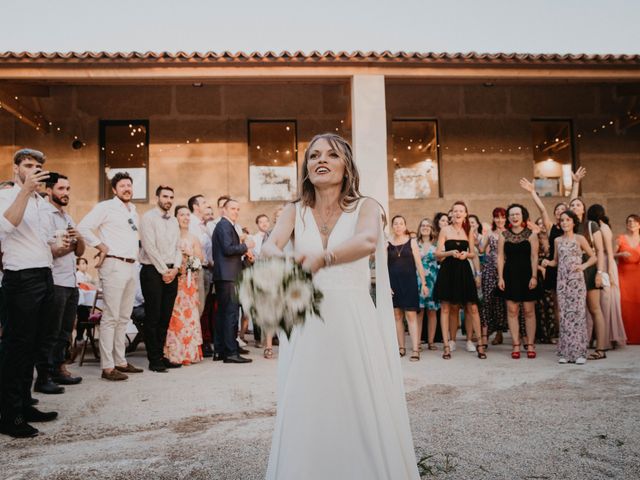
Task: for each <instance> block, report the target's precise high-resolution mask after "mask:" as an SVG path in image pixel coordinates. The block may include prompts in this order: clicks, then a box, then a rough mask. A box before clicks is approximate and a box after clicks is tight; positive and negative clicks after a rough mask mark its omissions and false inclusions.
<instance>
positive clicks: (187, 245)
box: [164, 205, 204, 365]
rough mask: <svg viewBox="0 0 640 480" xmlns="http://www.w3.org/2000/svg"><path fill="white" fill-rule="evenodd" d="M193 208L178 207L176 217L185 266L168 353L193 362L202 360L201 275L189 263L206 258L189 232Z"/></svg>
mask: <svg viewBox="0 0 640 480" xmlns="http://www.w3.org/2000/svg"><path fill="white" fill-rule="evenodd" d="M189 216H190V213H189V209H188V208H187V207H185V206H182V205H180V206H177V207H176V217H177V218H178V225H180V248H181V249H182V266H181V267H180V277H179V278H178V296H177V297H176V303H175V305H174V306H173V313H172V314H171V320H170V321H169V328H168V329H167V340H166V342H165V344H164V356H165V357H166V358H168V359H169V361H170V362H172V363H178V364H181V365H190V364H192V363H197V362H199V361H200V360H202V330H201V327H200V315H199V314H198V305H199V300H198V275H199V272H191V273H190V274H189V272H187V270H186V268H185V266H186V264H187V259H188V258H189V257H198V258H199V259H200V261H201V262H202V261H204V259H203V255H202V248H201V247H200V241H199V240H198V239H197V238H196V237H195V236H193V235H192V234H190V233H189Z"/></svg>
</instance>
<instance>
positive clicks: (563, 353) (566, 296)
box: [542, 210, 597, 365]
mask: <svg viewBox="0 0 640 480" xmlns="http://www.w3.org/2000/svg"><path fill="white" fill-rule="evenodd" d="M579 225H580V220H579V218H578V216H577V215H576V214H575V213H573V212H572V211H570V210H567V211H565V212H563V213H562V214H561V215H560V228H562V231H563V232H564V233H563V235H562V236H561V237H558V238H556V240H555V251H554V258H553V260H543V262H542V263H543V267H547V266H551V267H557V268H558V283H557V285H558V286H557V297H558V308H559V311H560V337H559V339H558V355H560V360H559V361H558V363H577V364H579V365H582V364H584V363H585V362H586V361H587V345H588V344H589V339H588V337H587V302H586V299H587V286H586V283H585V278H584V270H585V269H587V268H589V267H590V266H591V265H595V264H596V261H597V259H596V255H595V253H594V251H593V249H592V248H591V247H590V246H589V243H588V242H587V240H586V239H585V238H584V237H583V236H582V235H578V234H576V231H577V229H578V227H579ZM583 252H584V253H585V254H586V255H587V256H588V259H587V261H586V262H584V263H582V255H583Z"/></svg>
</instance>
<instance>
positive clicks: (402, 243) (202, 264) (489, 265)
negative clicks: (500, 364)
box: [0, 149, 640, 437]
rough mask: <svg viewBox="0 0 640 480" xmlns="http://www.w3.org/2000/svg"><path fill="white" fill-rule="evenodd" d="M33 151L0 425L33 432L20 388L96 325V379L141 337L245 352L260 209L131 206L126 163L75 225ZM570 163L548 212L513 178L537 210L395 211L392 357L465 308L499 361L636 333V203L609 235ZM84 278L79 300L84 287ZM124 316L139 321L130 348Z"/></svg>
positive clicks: (60, 381)
mask: <svg viewBox="0 0 640 480" xmlns="http://www.w3.org/2000/svg"><path fill="white" fill-rule="evenodd" d="M44 163H45V156H44V154H43V153H41V152H39V151H36V150H31V149H23V150H19V151H18V152H16V154H15V156H14V167H13V168H14V174H15V176H14V180H13V181H7V182H2V183H0V244H1V249H2V275H3V278H2V288H1V289H0V322H1V328H2V341H1V343H0V433H4V434H7V435H10V436H13V437H32V436H35V435H37V433H38V430H37V429H36V428H34V427H33V426H32V425H31V423H34V422H45V421H51V420H54V419H55V418H56V417H57V415H58V414H57V412H45V411H41V410H39V409H38V408H37V407H36V405H37V404H38V400H37V399H35V398H33V397H32V394H31V392H32V390H33V391H35V392H39V393H43V394H61V393H64V391H65V386H70V385H76V384H79V383H81V381H82V378H81V377H79V376H75V375H73V374H72V373H71V372H70V371H69V370H68V368H67V365H68V364H69V363H71V362H73V358H74V352H76V351H77V348H78V347H79V346H80V345H82V343H83V342H89V341H93V335H92V333H91V332H92V331H93V329H94V328H93V327H95V328H96V329H97V330H98V331H99V335H98V336H99V340H98V342H99V360H100V364H101V370H102V373H101V376H102V378H103V379H105V380H107V381H122V380H126V379H127V378H128V376H129V375H134V374H138V373H141V372H142V371H143V369H142V368H139V367H138V366H135V365H133V364H131V363H130V362H129V361H128V360H127V358H126V353H127V348H128V349H129V350H132V349H135V347H136V345H137V343H138V342H140V341H141V340H143V341H144V343H145V349H146V354H147V358H148V362H149V363H148V369H149V370H150V371H153V372H158V373H166V372H168V371H169V369H176V368H180V367H182V366H185V365H190V364H193V363H197V362H199V361H201V360H202V359H203V358H205V357H213V360H214V361H221V362H223V363H239V364H241V363H250V362H251V359H250V358H248V357H247V356H246V355H247V354H248V353H249V351H248V350H247V349H245V348H244V347H245V346H246V344H245V343H244V341H243V340H244V336H245V335H246V334H247V332H248V330H249V323H250V319H249V318H248V317H247V316H246V315H241V309H240V306H239V305H238V303H237V299H236V296H235V282H236V280H237V278H238V275H239V274H240V272H241V270H242V269H243V268H244V267H246V266H247V265H250V264H251V263H252V262H254V261H255V259H256V258H257V257H258V256H259V255H260V252H261V248H262V244H263V243H264V241H265V240H266V238H267V237H268V235H269V233H270V230H271V221H270V218H269V216H267V215H265V214H261V215H258V217H257V218H256V220H255V223H256V229H257V232H256V233H255V234H253V235H251V234H250V233H249V231H247V230H246V229H243V228H242V227H241V226H240V225H239V224H238V217H239V212H240V204H239V203H238V202H237V201H236V200H234V199H232V198H230V197H228V196H221V197H220V198H218V199H217V204H216V211H215V212H214V209H213V208H212V207H211V206H210V205H209V203H208V201H207V199H206V198H205V197H204V196H203V195H194V196H192V197H191V198H189V200H188V202H187V205H176V206H174V189H173V188H172V187H171V186H168V185H161V186H159V187H158V188H157V189H156V191H155V195H156V206H155V207H154V208H152V209H151V210H149V211H148V212H146V213H145V214H144V215H142V216H139V215H138V213H137V211H136V207H135V205H134V204H133V203H132V201H131V200H132V198H133V181H132V178H131V177H130V176H129V175H128V174H127V173H117V174H116V175H114V176H113V178H112V179H111V187H112V191H113V198H112V199H111V200H106V201H103V202H100V203H98V204H97V205H96V206H95V207H94V208H93V209H92V210H91V211H90V212H89V213H88V214H87V215H86V216H85V217H84V218H83V219H82V220H81V221H80V222H79V223H78V224H76V223H75V221H74V219H73V218H71V216H70V215H69V214H68V213H67V211H66V208H67V206H68V204H69V201H70V191H71V185H70V182H69V179H68V178H67V177H66V176H64V175H62V174H58V173H53V172H48V171H46V169H45V168H44ZM584 175H585V171H584V170H582V169H580V170H578V171H577V172H576V173H575V174H574V190H573V192H572V196H571V198H572V200H571V202H570V203H569V204H568V205H567V204H565V203H559V204H558V205H557V206H556V207H555V209H554V211H553V214H552V215H549V213H548V212H547V211H546V209H545V206H544V204H543V203H542V202H541V200H540V199H539V198H538V196H537V194H536V191H535V189H534V186H533V184H532V183H531V182H529V181H527V180H526V179H522V180H521V181H520V184H521V186H522V188H524V189H525V190H526V191H528V192H529V193H530V194H531V196H532V199H533V201H534V203H535V205H536V207H537V208H538V210H539V212H540V218H538V219H537V220H535V221H533V220H532V219H531V218H530V217H529V212H528V210H527V209H526V208H525V207H524V206H523V205H520V204H516V203H513V204H511V205H508V206H506V208H505V207H503V206H500V207H496V208H495V209H494V210H493V215H492V216H493V218H492V219H491V221H490V224H489V223H483V222H481V220H480V219H479V218H478V217H477V216H476V215H472V214H469V211H468V208H467V205H466V204H465V203H464V202H455V203H454V204H453V206H452V208H451V211H449V212H448V213H444V212H441V213H436V214H435V215H434V217H433V220H430V219H429V218H424V219H423V220H421V221H420V223H419V225H418V226H417V230H416V231H415V232H412V231H410V230H409V228H408V226H407V223H406V220H405V219H404V217H403V216H401V215H396V216H395V217H393V219H392V221H391V228H390V234H389V238H388V249H387V251H388V266H389V274H390V281H391V287H392V291H393V303H394V310H395V322H396V329H397V334H398V344H399V355H400V356H401V357H404V356H405V355H407V346H406V345H405V338H406V329H408V332H409V339H410V342H411V345H410V346H409V347H408V348H409V349H410V352H409V359H410V360H411V361H418V360H420V354H421V351H422V344H423V343H424V344H426V346H427V348H428V349H429V350H437V348H438V347H436V342H437V341H440V340H441V341H442V343H443V354H442V357H443V358H444V359H450V358H451V355H452V351H454V350H455V345H456V343H455V339H456V335H457V332H458V329H459V326H460V322H461V321H462V325H463V327H464V331H465V332H466V338H467V343H466V346H467V350H468V351H471V352H475V353H476V354H477V356H478V358H480V359H485V358H487V348H488V343H489V336H491V335H493V334H495V337H494V338H493V341H492V342H491V343H492V344H494V345H496V344H500V343H502V342H503V333H504V332H506V331H509V332H510V337H511V339H512V347H513V348H512V352H511V357H512V358H513V359H519V358H520V356H521V352H522V348H524V352H525V353H526V356H527V357H528V358H535V357H536V350H535V345H536V343H549V342H550V343H556V342H557V344H558V355H559V362H560V363H576V364H582V363H585V362H586V360H587V359H592V360H600V359H605V358H606V352H607V351H608V350H609V349H611V348H613V347H616V346H622V345H625V344H626V343H634V344H638V343H640V313H639V312H640V289H639V288H638V287H637V285H640V233H639V230H640V217H639V216H638V215H629V217H628V218H627V222H626V229H627V231H626V232H625V233H624V234H621V235H619V236H618V237H617V238H615V239H614V236H613V233H612V231H611V228H610V227H609V221H608V218H607V216H606V214H605V211H604V208H603V207H602V206H601V205H597V204H594V205H591V206H590V207H589V208H587V207H586V206H585V204H584V203H583V202H582V200H581V199H580V198H578V197H577V193H578V186H579V182H580V180H581V179H582V178H583V177H584ZM280 211H281V209H280V210H279V211H277V212H275V216H274V222H275V221H277V216H278V214H279V212H280ZM87 245H88V246H90V247H93V248H95V249H96V250H97V252H98V254H97V255H96V257H95V267H96V269H97V271H98V276H99V278H98V279H94V278H92V277H91V276H90V274H89V270H88V267H89V261H88V260H87V259H86V258H84V257H83V255H84V253H85V250H86V247H87ZM87 292H90V293H92V295H88V297H89V298H92V299H93V301H92V302H90V303H89V304H87V302H83V301H81V297H82V298H84V297H85V296H87ZM81 294H82V295H81ZM96 306H99V307H100V308H99V313H97V314H96V308H95V307H96ZM132 321H133V323H134V324H135V326H136V327H137V328H138V330H139V334H138V336H136V338H135V339H134V340H133V341H132V342H131V344H130V345H129V347H127V341H128V337H127V331H128V328H129V326H130V323H131V322H132ZM390 321H392V320H391V319H390ZM405 322H406V324H405ZM98 325H99V326H98ZM405 325H406V327H405ZM423 325H425V326H426V328H425V329H424V331H423ZM253 333H254V338H255V344H256V347H258V348H263V347H264V351H263V355H264V357H265V358H267V359H270V358H273V345H274V344H275V343H276V342H277V338H275V337H274V336H273V334H272V332H260V329H259V328H258V327H257V326H254V327H253ZM592 338H593V340H595V350H594V352H593V353H591V354H589V353H588V350H587V349H588V347H589V344H590V343H591V342H592ZM474 342H475V343H474ZM34 370H35V371H36V374H37V375H36V379H35V382H34V381H33V373H34Z"/></svg>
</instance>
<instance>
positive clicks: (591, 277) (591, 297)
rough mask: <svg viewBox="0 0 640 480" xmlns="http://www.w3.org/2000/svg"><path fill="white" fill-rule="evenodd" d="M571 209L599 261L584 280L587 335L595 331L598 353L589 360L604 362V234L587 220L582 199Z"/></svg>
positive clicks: (585, 273) (605, 343)
mask: <svg viewBox="0 0 640 480" xmlns="http://www.w3.org/2000/svg"><path fill="white" fill-rule="evenodd" d="M569 209H570V210H571V211H572V212H573V213H575V214H576V216H577V217H578V221H579V222H580V224H579V225H578V233H580V235H582V236H583V237H584V238H586V239H587V242H588V243H589V246H590V247H591V249H592V250H594V251H595V253H596V258H597V259H598V261H597V263H596V265H591V266H590V267H589V268H587V269H586V270H585V271H584V279H585V283H586V284H587V311H588V312H589V315H590V317H587V335H588V336H589V338H591V332H592V331H593V330H594V329H595V334H596V351H595V352H594V353H592V354H591V355H589V358H588V360H602V359H604V358H607V354H606V346H607V342H606V332H605V326H604V315H603V314H602V307H601V306H600V291H601V289H602V286H603V277H604V275H603V274H604V273H605V271H604V269H605V259H604V257H605V255H604V244H603V241H602V232H601V231H600V227H599V226H598V224H597V223H596V222H593V221H591V220H588V219H587V208H586V206H585V204H584V202H583V201H582V200H581V199H580V198H574V199H573V200H571V203H569ZM585 258H586V257H585Z"/></svg>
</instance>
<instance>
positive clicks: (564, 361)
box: [558, 357, 569, 365]
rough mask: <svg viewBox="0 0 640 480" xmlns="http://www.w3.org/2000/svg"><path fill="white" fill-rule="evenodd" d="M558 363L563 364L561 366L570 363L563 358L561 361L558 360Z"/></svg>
mask: <svg viewBox="0 0 640 480" xmlns="http://www.w3.org/2000/svg"><path fill="white" fill-rule="evenodd" d="M558 363H561V364H563V365H564V364H565V363H569V362H568V361H567V359H566V358H564V357H561V358H560V360H558Z"/></svg>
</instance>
